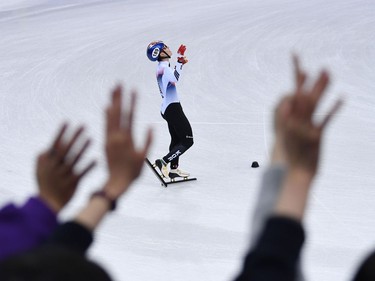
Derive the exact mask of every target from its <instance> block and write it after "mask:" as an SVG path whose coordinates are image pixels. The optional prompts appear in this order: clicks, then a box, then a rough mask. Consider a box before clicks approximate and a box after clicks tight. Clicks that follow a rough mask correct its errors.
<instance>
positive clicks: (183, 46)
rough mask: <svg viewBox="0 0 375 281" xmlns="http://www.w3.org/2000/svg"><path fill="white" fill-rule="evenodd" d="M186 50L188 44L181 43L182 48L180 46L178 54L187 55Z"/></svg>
mask: <svg viewBox="0 0 375 281" xmlns="http://www.w3.org/2000/svg"><path fill="white" fill-rule="evenodd" d="M185 51H186V46H185V45H181V46H180V48H178V50H177V54H179V55H182V56H183V55H185Z"/></svg>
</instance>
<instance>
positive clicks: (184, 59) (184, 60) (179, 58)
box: [177, 57, 188, 64]
mask: <svg viewBox="0 0 375 281" xmlns="http://www.w3.org/2000/svg"><path fill="white" fill-rule="evenodd" d="M177 61H178V62H179V63H182V64H185V63H187V62H188V59H187V58H186V57H178V58H177Z"/></svg>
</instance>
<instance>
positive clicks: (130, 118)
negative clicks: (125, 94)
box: [124, 91, 137, 134]
mask: <svg viewBox="0 0 375 281" xmlns="http://www.w3.org/2000/svg"><path fill="white" fill-rule="evenodd" d="M136 103H137V92H136V91H132V93H131V97H130V105H129V108H128V111H127V112H126V115H125V120H124V123H125V124H124V126H125V128H126V130H127V131H128V132H129V133H130V134H131V132H132V130H133V122H134V112H135V106H136Z"/></svg>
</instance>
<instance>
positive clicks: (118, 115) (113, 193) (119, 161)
mask: <svg viewBox="0 0 375 281" xmlns="http://www.w3.org/2000/svg"><path fill="white" fill-rule="evenodd" d="M123 99H124V98H123V91H122V87H121V86H117V87H116V88H115V89H114V90H113V92H112V99H111V103H110V105H109V106H108V108H107V110H106V113H107V116H106V123H107V126H106V147H105V151H106V156H107V166H108V172H109V179H108V182H107V184H106V185H105V187H104V190H105V192H106V193H107V194H108V195H109V196H110V197H111V198H112V199H113V200H115V199H117V198H118V197H119V196H121V195H122V194H123V193H124V192H126V191H127V190H128V188H129V186H130V184H131V183H132V182H133V181H134V180H135V179H136V178H137V177H138V176H139V174H140V172H141V170H142V167H143V164H144V159H145V158H146V156H147V153H148V151H149V148H150V145H151V142H152V131H151V129H149V130H148V133H147V136H146V141H145V144H144V145H143V147H142V148H140V149H137V148H136V145H135V144H134V139H133V119H134V111H135V104H136V93H135V92H133V93H132V94H131V95H130V102H129V105H128V108H127V109H123V107H122V102H123Z"/></svg>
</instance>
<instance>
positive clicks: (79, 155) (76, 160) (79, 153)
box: [70, 140, 91, 167]
mask: <svg viewBox="0 0 375 281" xmlns="http://www.w3.org/2000/svg"><path fill="white" fill-rule="evenodd" d="M90 144H91V140H86V141H85V143H84V144H83V146H82V147H81V149H80V151H79V152H78V153H77V155H76V156H75V157H74V159H73V161H72V162H71V163H70V165H71V166H72V167H74V165H75V164H77V162H78V160H79V159H80V158H81V157H82V155H83V154H84V153H85V151H86V150H87V148H88V147H89V146H90Z"/></svg>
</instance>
